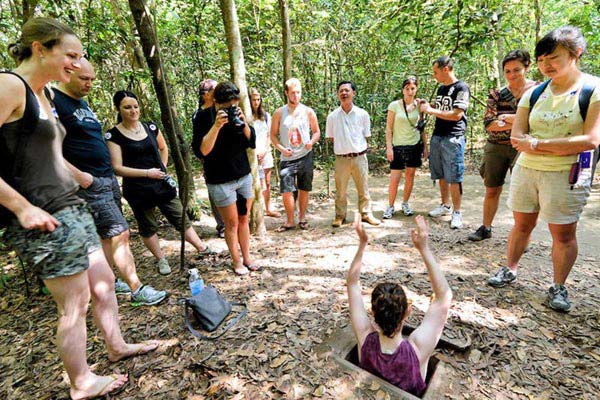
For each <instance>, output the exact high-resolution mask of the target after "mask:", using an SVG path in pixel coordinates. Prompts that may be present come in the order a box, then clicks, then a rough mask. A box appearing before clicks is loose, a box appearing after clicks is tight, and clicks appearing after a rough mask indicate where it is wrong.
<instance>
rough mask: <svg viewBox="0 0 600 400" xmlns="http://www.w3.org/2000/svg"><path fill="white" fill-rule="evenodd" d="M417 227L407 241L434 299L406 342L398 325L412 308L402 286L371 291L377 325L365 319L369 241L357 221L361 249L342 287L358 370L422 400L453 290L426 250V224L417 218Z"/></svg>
mask: <svg viewBox="0 0 600 400" xmlns="http://www.w3.org/2000/svg"><path fill="white" fill-rule="evenodd" d="M415 223H416V225H417V229H411V231H410V236H411V239H412V242H413V244H414V245H415V247H416V248H417V250H418V251H419V253H421V257H422V258H423V261H424V262H425V266H426V267H427V272H428V273H429V281H430V282H431V287H432V289H433V293H434V297H433V300H432V301H431V304H430V305H429V308H428V309H427V312H426V313H425V316H424V317H423V321H422V322H421V324H420V325H419V326H418V327H417V329H415V330H414V331H413V333H411V334H410V336H409V337H408V338H403V336H402V325H403V324H404V321H405V320H406V318H407V317H408V315H409V314H410V303H409V302H408V300H407V298H406V294H405V293H404V290H403V289H402V287H401V286H400V285H398V284H396V283H380V284H378V285H377V286H376V287H375V289H374V290H373V293H372V295H371V309H372V312H373V317H374V320H375V324H372V323H371V320H370V319H369V315H368V314H367V311H366V309H365V305H364V302H363V299H362V289H361V285H360V270H361V267H362V257H363V252H364V250H365V248H366V247H367V244H368V242H369V237H368V236H367V233H366V232H365V231H364V229H363V226H362V224H361V222H360V219H359V217H358V216H357V217H356V218H355V222H354V227H355V229H356V233H357V235H358V238H359V245H358V250H357V252H356V255H355V256H354V260H353V261H352V265H351V266H350V269H349V270H348V275H347V279H346V286H347V288H348V303H349V307H350V322H351V323H352V330H353V331H354V335H355V336H356V340H357V342H358V348H359V353H358V359H359V362H360V366H361V368H363V369H365V370H366V371H369V372H370V373H372V374H374V375H377V376H379V377H381V378H383V379H385V380H386V381H388V382H390V383H392V384H393V385H396V386H398V387H399V388H401V389H402V390H405V391H407V392H409V393H412V394H414V395H415V396H421V395H422V394H423V392H424V391H425V377H426V373H427V364H428V363H429V358H430V357H431V355H432V354H433V351H434V350H435V347H436V345H437V343H438V341H439V340H440V337H441V335H442V331H443V330H444V325H445V324H446V319H447V317H448V310H449V309H450V304H451V303H452V291H451V290H450V286H448V282H447V281H446V278H445V277H444V274H443V272H442V271H441V269H440V267H439V266H438V264H437V262H436V261H435V257H434V256H433V253H432V252H431V250H430V249H429V245H428V240H427V238H428V236H429V224H428V222H427V221H425V219H424V218H423V217H422V216H420V215H419V216H417V217H416V218H415Z"/></svg>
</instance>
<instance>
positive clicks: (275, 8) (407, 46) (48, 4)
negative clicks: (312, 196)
mask: <svg viewBox="0 0 600 400" xmlns="http://www.w3.org/2000/svg"><path fill="white" fill-rule="evenodd" d="M281 3H282V2H281V0H279V1H278V0H241V1H236V2H235V4H236V7H237V14H238V19H239V29H240V34H241V38H242V46H243V50H244V57H245V65H246V70H247V72H246V78H247V84H248V87H256V88H258V89H259V90H260V92H261V93H262V95H263V98H264V104H265V108H266V110H267V111H269V112H271V113H272V112H273V111H274V109H275V108H276V107H278V106H279V105H281V104H283V103H284V100H285V97H284V95H283V90H282V82H283V67H282V51H283V50H282V38H281V35H282V28H281V23H280V21H281V19H280V4H281ZM283 3H286V4H287V7H288V11H289V19H290V24H291V40H292V60H293V61H292V75H293V76H296V77H298V78H300V80H301V81H302V83H303V92H304V93H303V102H304V103H306V104H307V105H309V106H311V107H313V108H314V109H315V111H316V112H317V115H318V117H319V122H320V124H321V125H322V126H321V129H322V132H323V131H324V124H325V117H326V115H327V113H329V112H330V111H331V110H332V109H334V108H335V107H336V106H337V96H336V93H335V89H336V84H337V82H338V81H340V80H342V79H351V80H353V81H354V82H355V83H356V85H357V87H358V97H357V99H356V103H357V104H358V105H359V106H361V107H363V108H365V109H366V110H367V111H369V113H370V114H371V118H372V127H373V140H372V147H375V148H378V147H384V146H385V138H384V128H385V114H386V108H387V105H388V104H389V103H390V102H391V101H392V100H394V99H396V98H398V96H399V95H401V83H402V81H403V79H404V78H405V77H406V76H407V75H416V76H417V77H418V78H419V79H420V83H421V85H420V88H419V93H418V95H419V96H421V97H425V98H430V97H431V95H432V94H433V93H434V90H435V87H436V86H435V81H434V80H433V78H432V77H431V62H432V60H433V59H435V58H436V57H438V56H440V55H449V54H452V55H453V57H454V58H455V59H456V73H457V76H458V78H459V79H463V80H465V81H466V82H467V83H468V84H469V85H470V87H471V91H472V95H473V100H472V105H471V107H470V110H469V122H470V125H469V130H468V133H467V139H468V143H469V144H468V148H469V149H473V148H477V147H478V144H479V143H482V141H481V139H482V138H483V137H484V131H483V125H482V123H481V121H482V115H483V109H484V104H485V101H486V98H487V91H488V89H489V88H492V87H495V86H498V85H501V84H503V83H504V79H503V76H502V71H501V65H500V62H501V60H502V57H503V56H504V55H505V54H506V53H507V52H508V51H510V50H513V49H517V48H524V49H527V50H529V51H530V52H531V53H533V48H534V46H535V41H536V40H537V39H539V38H540V37H541V36H543V34H545V33H546V32H547V31H549V30H550V29H552V28H555V27H558V26H561V25H564V24H573V25H576V26H579V27H580V28H581V29H582V31H583V34H584V36H585V37H586V39H587V40H588V54H587V55H586V56H584V57H583V59H582V69H583V70H584V71H586V72H588V73H591V74H596V75H598V74H599V73H600V65H599V64H598V62H597V54H598V53H599V51H598V50H599V46H600V33H599V32H600V1H598V0H594V1H592V0H583V1H573V2H567V3H565V2H559V1H542V0H527V1H514V0H508V1H506V0H503V1H500V0H488V1H473V0H456V1H414V0H408V1H390V0H374V1H365V0H338V1H324V0H318V1H299V0H293V1H285V2H283ZM146 5H147V7H148V9H149V10H150V13H151V14H152V15H151V17H152V20H153V22H154V24H153V25H154V27H155V29H156V34H157V37H158V40H159V42H160V47H161V52H162V60H163V62H164V71H165V72H166V74H167V75H168V80H169V82H170V83H171V93H172V96H173V98H174V102H175V104H174V106H175V109H176V112H177V117H178V122H179V125H180V127H181V130H182V131H183V135H184V137H185V138H186V141H187V143H189V142H190V141H191V131H192V129H191V117H192V115H193V113H194V112H195V110H196V108H197V106H198V99H197V87H198V83H199V82H200V81H201V80H203V79H206V78H213V79H216V80H217V81H222V80H228V79H231V76H230V67H229V56H228V51H227V41H226V34H225V30H224V26H223V19H222V18H221V9H220V4H219V2H218V1H216V0H213V1H202V0H190V1H180V0H176V1H168V2H158V1H148V2H147V3H146ZM29 15H44V16H52V17H56V18H59V19H60V20H61V21H63V22H65V23H67V24H68V25H69V26H71V27H72V28H73V29H74V30H75V31H76V33H77V34H78V35H79V36H80V38H81V39H82V42H83V44H84V49H85V52H86V54H87V56H88V58H89V59H90V60H91V62H92V63H93V65H94V66H95V68H96V73H97V80H96V83H95V89H94V90H93V91H92V93H91V94H90V96H89V98H88V102H89V103H90V105H91V107H92V109H93V110H94V111H95V112H96V113H97V115H98V117H99V119H100V121H101V122H102V123H103V124H104V126H105V128H109V127H110V126H112V125H113V124H114V123H115V119H116V116H115V111H114V109H113V107H112V101H111V98H112V94H113V93H114V92H115V91H116V90H119V89H124V88H126V89H129V90H132V91H134V92H136V93H137V94H138V95H139V96H140V100H141V107H142V113H143V117H144V118H146V119H152V120H154V121H157V122H159V121H160V109H159V104H158V102H157V100H156V96H155V94H154V89H153V87H152V74H151V72H150V70H149V68H148V66H147V64H146V61H145V59H144V54H143V52H142V48H141V46H140V42H139V37H138V34H137V30H136V26H135V23H134V20H133V17H132V14H131V11H130V9H129V5H128V3H127V2H125V1H122V0H86V1H81V0H75V1H62V0H51V1H46V0H42V1H37V0H22V2H20V1H18V0H0V47H1V48H3V49H6V46H7V45H8V44H9V43H12V42H14V41H15V40H16V38H17V37H18V35H19V33H20V26H21V24H22V21H23V20H24V19H26V17H28V16H29ZM0 67H2V68H13V67H14V64H13V61H12V60H11V59H10V58H9V56H8V53H7V52H6V51H2V52H0ZM530 77H532V78H534V79H542V77H541V75H540V74H539V72H538V71H537V68H536V67H535V65H534V66H533V67H532V69H531V71H530ZM430 129H431V128H429V130H430ZM316 156H317V165H318V166H320V167H323V166H325V167H326V166H329V165H331V163H332V160H333V155H332V151H331V149H330V147H329V146H327V144H326V141H324V140H322V141H321V143H320V144H319V145H317V150H316ZM192 158H193V157H192ZM372 158H373V160H372V161H374V163H373V164H374V165H376V164H377V161H378V160H379V161H381V163H382V164H385V160H384V152H383V151H380V152H377V151H375V152H374V153H373V156H372Z"/></svg>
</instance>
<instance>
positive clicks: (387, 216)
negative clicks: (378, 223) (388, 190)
mask: <svg viewBox="0 0 600 400" xmlns="http://www.w3.org/2000/svg"><path fill="white" fill-rule="evenodd" d="M394 211H395V210H394V206H388V208H386V209H385V211H384V213H383V215H382V216H381V218H382V219H391V218H392V217H393V216H394Z"/></svg>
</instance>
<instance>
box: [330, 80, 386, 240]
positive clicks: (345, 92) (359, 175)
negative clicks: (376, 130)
mask: <svg viewBox="0 0 600 400" xmlns="http://www.w3.org/2000/svg"><path fill="white" fill-rule="evenodd" d="M337 95H338V98H339V100H340V107H338V108H336V109H335V110H333V111H332V112H331V113H330V114H329V115H328V116H327V124H326V128H325V131H326V136H327V137H328V138H329V139H330V140H331V141H332V142H333V151H334V153H335V166H334V170H335V173H334V175H335V190H336V194H335V218H334V220H333V223H332V224H331V225H332V226H333V227H335V228H338V227H340V226H342V224H344V223H345V222H346V208H347V206H348V181H349V180H350V177H352V179H353V180H354V185H356V191H357V192H358V210H359V212H360V215H361V218H362V220H363V221H364V222H367V223H369V224H371V225H379V224H380V223H381V221H379V220H378V219H377V218H375V217H373V214H372V213H371V196H370V195H369V185H368V178H369V163H368V161H367V148H368V145H367V138H368V137H369V136H371V118H370V117H369V114H368V113H367V112H366V111H365V110H363V109H362V108H360V107H357V106H355V105H354V102H353V101H354V96H356V87H355V86H354V84H353V83H352V82H350V81H342V82H340V83H339V84H338V89H337Z"/></svg>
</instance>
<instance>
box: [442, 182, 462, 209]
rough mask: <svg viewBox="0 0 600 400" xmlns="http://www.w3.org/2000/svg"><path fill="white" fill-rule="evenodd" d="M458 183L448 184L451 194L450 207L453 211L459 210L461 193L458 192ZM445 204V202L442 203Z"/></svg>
mask: <svg viewBox="0 0 600 400" xmlns="http://www.w3.org/2000/svg"><path fill="white" fill-rule="evenodd" d="M460 185H461V184H460V183H451V184H450V195H451V196H452V208H453V210H454V212H456V211H460V206H461V201H462V194H461V193H460ZM444 204H446V203H444Z"/></svg>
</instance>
